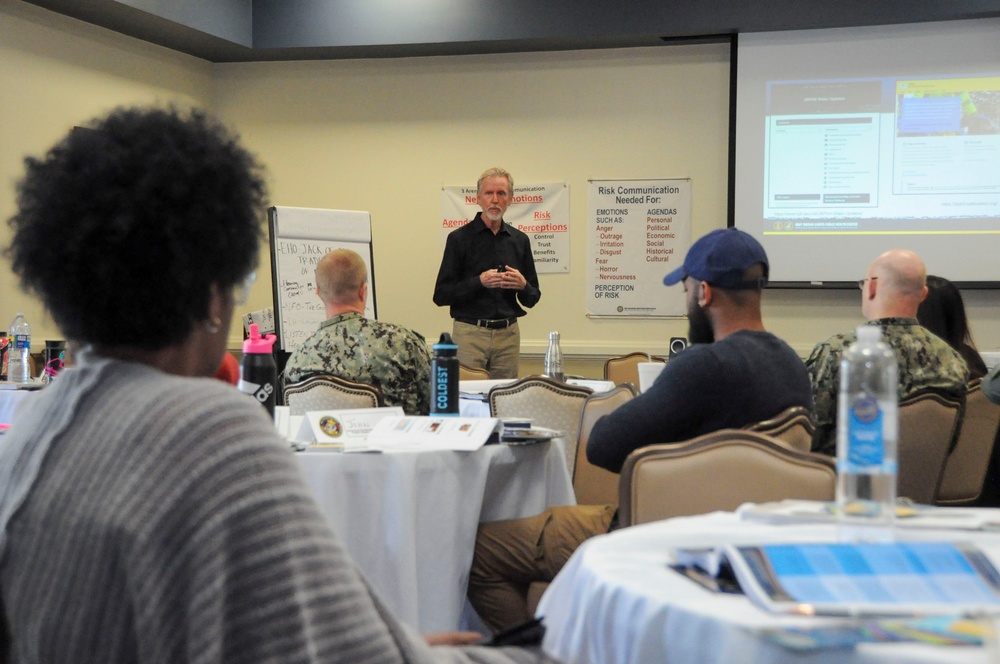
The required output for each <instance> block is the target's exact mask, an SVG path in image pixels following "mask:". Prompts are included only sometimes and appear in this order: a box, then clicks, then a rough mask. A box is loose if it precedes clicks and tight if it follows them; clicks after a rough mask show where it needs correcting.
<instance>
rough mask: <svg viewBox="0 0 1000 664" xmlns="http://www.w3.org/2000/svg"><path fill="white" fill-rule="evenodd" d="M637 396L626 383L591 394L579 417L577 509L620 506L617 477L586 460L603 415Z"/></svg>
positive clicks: (576, 473)
mask: <svg viewBox="0 0 1000 664" xmlns="http://www.w3.org/2000/svg"><path fill="white" fill-rule="evenodd" d="M634 396H635V388H634V387H633V386H632V385H631V384H629V383H624V384H622V385H618V386H617V387H614V388H612V389H610V390H608V391H607V392H598V393H597V394H591V395H590V396H589V397H587V400H586V401H584V402H583V412H582V413H581V414H580V438H579V443H578V444H577V446H576V466H575V468H574V471H573V492H574V493H575V494H576V503H577V504H578V505H611V504H614V505H617V504H618V475H617V474H616V473H612V472H611V471H609V470H605V469H604V468H601V467H600V466H595V465H594V464H592V463H590V462H589V461H588V460H587V441H588V440H589V438H590V430H591V429H593V428H594V424H595V423H596V422H597V420H599V419H600V418H601V417H603V416H604V415H607V414H608V413H610V412H611V411H613V410H614V409H616V408H618V406H620V405H622V404H623V403H625V402H627V401H628V400H629V399H631V398H632V397H634Z"/></svg>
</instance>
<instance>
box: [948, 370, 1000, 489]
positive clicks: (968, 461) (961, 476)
mask: <svg viewBox="0 0 1000 664" xmlns="http://www.w3.org/2000/svg"><path fill="white" fill-rule="evenodd" d="M980 382H981V379H979V378H976V379H975V380H973V381H971V382H970V383H969V390H968V392H966V394H965V411H964V412H963V414H962V423H961V424H960V425H959V428H958V441H957V442H956V443H955V449H953V450H952V451H951V454H949V455H948V458H947V460H946V461H945V463H944V474H943V475H942V476H941V485H940V486H939V487H938V493H937V504H938V505H972V504H973V503H975V502H976V501H977V500H978V499H979V496H980V494H981V493H982V491H983V484H984V482H985V481H986V470H987V467H988V466H989V461H990V455H991V454H992V453H993V447H994V444H995V442H996V440H997V434H998V433H1000V406H998V405H996V404H994V403H991V402H990V400H989V399H987V398H986V395H985V394H983V391H982V389H981V388H980Z"/></svg>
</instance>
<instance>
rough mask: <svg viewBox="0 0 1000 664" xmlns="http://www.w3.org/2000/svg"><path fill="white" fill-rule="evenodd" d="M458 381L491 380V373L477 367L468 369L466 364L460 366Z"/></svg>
mask: <svg viewBox="0 0 1000 664" xmlns="http://www.w3.org/2000/svg"><path fill="white" fill-rule="evenodd" d="M458 379H459V380H489V379H490V372H489V371H487V370H486V369H477V368H475V367H467V366H465V365H464V364H459V365H458Z"/></svg>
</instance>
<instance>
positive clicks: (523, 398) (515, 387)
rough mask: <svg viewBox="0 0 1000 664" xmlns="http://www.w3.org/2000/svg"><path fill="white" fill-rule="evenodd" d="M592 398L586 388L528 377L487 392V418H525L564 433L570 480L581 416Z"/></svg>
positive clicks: (535, 423) (549, 379)
mask: <svg viewBox="0 0 1000 664" xmlns="http://www.w3.org/2000/svg"><path fill="white" fill-rule="evenodd" d="M591 394H593V390H591V389H590V388H589V387H579V386H576V385H569V384H567V383H563V382H562V381H557V380H553V379H551V378H548V377H546V376H527V377H526V378H522V379H520V380H516V381H514V382H513V383H508V384H506V385H498V386H496V387H493V388H491V389H490V391H489V402H490V415H492V416H493V417H524V418H527V419H530V420H531V421H532V423H533V424H534V425H535V426H540V427H545V428H547V429H557V430H559V431H565V432H566V437H565V438H564V439H563V440H564V441H565V447H564V450H565V452H566V465H567V467H568V468H569V473H570V477H572V475H573V465H574V463H575V462H576V447H577V441H578V439H579V437H580V413H581V412H582V411H583V402H584V401H586V399H587V397H589V396H590V395H591Z"/></svg>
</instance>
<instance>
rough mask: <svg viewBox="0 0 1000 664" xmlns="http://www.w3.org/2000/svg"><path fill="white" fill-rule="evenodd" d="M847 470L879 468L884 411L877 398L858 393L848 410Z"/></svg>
mask: <svg viewBox="0 0 1000 664" xmlns="http://www.w3.org/2000/svg"><path fill="white" fill-rule="evenodd" d="M847 416H848V417H849V418H850V426H849V427H848V429H847V436H848V441H847V444H848V447H847V470H848V472H852V473H858V472H864V471H871V470H875V469H877V468H879V467H880V466H881V465H882V463H883V461H884V459H885V441H884V439H883V433H884V432H883V429H884V425H885V422H884V413H883V412H882V409H881V408H879V404H878V401H876V400H875V399H873V398H872V397H870V396H868V395H861V396H860V397H859V398H858V399H856V400H855V401H854V403H853V404H851V407H850V409H849V410H848V415H847Z"/></svg>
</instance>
